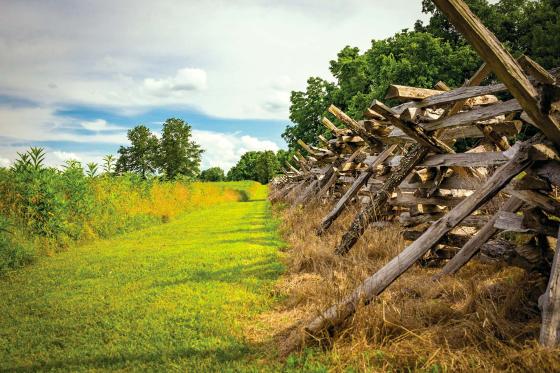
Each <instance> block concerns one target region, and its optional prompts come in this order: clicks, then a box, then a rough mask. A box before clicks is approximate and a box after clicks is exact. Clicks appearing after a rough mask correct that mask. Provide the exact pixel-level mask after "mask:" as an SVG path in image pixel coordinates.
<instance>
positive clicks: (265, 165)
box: [255, 150, 280, 184]
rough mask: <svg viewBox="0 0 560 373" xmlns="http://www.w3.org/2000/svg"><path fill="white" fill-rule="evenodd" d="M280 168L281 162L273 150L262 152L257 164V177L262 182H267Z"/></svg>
mask: <svg viewBox="0 0 560 373" xmlns="http://www.w3.org/2000/svg"><path fill="white" fill-rule="evenodd" d="M279 169H280V163H279V162H278V158H277V157H276V154H275V153H274V152H273V151H272V150H266V151H263V152H260V153H259V154H258V157H257V164H256V165H255V175H256V179H257V181H258V182H259V183H261V184H267V183H268V182H269V181H270V180H272V178H273V177H274V176H276V174H277V173H278V171H279Z"/></svg>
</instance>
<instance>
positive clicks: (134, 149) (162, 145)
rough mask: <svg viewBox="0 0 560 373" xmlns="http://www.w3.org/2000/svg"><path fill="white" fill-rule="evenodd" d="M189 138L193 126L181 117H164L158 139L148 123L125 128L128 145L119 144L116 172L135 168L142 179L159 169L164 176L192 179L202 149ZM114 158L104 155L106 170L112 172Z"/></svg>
mask: <svg viewBox="0 0 560 373" xmlns="http://www.w3.org/2000/svg"><path fill="white" fill-rule="evenodd" d="M191 138H192V128H191V126H190V125H189V124H188V123H186V122H185V121H184V120H182V119H177V118H170V119H167V120H166V121H165V123H164V124H163V129H162V132H161V139H160V140H158V138H157V137H156V135H154V134H153V133H152V132H151V131H150V129H149V128H148V127H146V126H143V125H139V126H136V127H134V128H133V129H131V130H129V131H128V139H129V140H130V143H131V145H130V146H128V147H125V146H121V147H120V148H119V151H118V153H119V158H118V159H117V162H116V166H115V172H116V173H117V174H124V173H127V172H135V173H137V174H139V175H140V176H142V178H143V179H146V178H148V176H151V175H155V174H157V173H159V174H161V175H162V177H163V178H165V179H167V180H175V179H181V180H193V179H194V178H196V177H197V176H198V174H199V173H200V157H201V155H202V152H203V150H202V149H201V148H200V145H198V144H197V143H195V142H194V141H192V139H191ZM113 160H114V158H112V156H106V157H105V158H104V162H105V164H104V171H105V173H106V174H109V175H110V174H111V172H112V163H113Z"/></svg>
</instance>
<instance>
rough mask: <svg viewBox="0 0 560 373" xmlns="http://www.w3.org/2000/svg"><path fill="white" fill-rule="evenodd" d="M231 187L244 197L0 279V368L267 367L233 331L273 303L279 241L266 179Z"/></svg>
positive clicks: (254, 349)
mask: <svg viewBox="0 0 560 373" xmlns="http://www.w3.org/2000/svg"><path fill="white" fill-rule="evenodd" d="M238 184H239V185H236V186H235V188H233V189H238V190H240V191H243V193H246V196H247V199H250V200H249V201H248V202H225V203H223V202H222V203H218V204H215V205H213V206H211V207H201V206H199V207H198V208H196V209H194V210H193V211H191V212H189V213H187V214H182V215H181V214H179V215H177V216H176V217H175V218H174V219H172V220H171V221H170V222H169V223H168V224H162V225H157V226H154V227H151V228H148V229H143V230H140V231H136V232H132V233H127V234H125V235H121V236H117V237H115V238H113V239H110V240H102V241H95V242H93V243H90V244H87V245H83V246H78V247H72V248H70V249H69V250H67V251H66V252H62V253H59V254H57V255H55V256H54V257H50V258H42V259H40V260H39V261H38V262H37V263H36V264H34V265H32V266H29V267H27V268H24V269H21V270H18V271H15V272H11V273H9V274H8V276H7V277H4V278H2V279H0V299H1V300H2V301H1V302H0V314H1V315H2V316H0V371H1V370H19V371H36V370H51V369H54V370H64V371H85V370H134V371H165V370H172V371H192V372H201V371H228V370H230V371H260V370H268V369H269V368H270V367H267V366H266V365H263V364H264V363H262V362H261V363H259V361H261V360H262V357H263V356H264V354H265V352H264V351H263V348H262V347H261V346H256V345H254V344H251V343H249V342H247V341H246V340H245V338H244V337H243V330H244V329H245V328H246V327H247V325H249V324H253V323H254V322H255V321H254V320H255V319H256V316H257V315H258V314H259V313H261V312H263V311H265V310H268V309H269V308H270V307H271V304H272V303H273V302H274V301H275V299H274V298H273V296H272V295H271V294H272V292H271V289H272V286H273V283H274V282H275V280H276V279H277V277H278V276H279V275H280V273H281V271H282V265H281V264H280V262H279V261H278V248H279V247H280V246H281V245H282V243H281V241H280V240H279V238H278V236H277V233H276V227H275V226H274V223H271V216H270V211H269V205H268V202H267V201H266V200H265V197H266V187H264V186H260V185H259V184H255V183H238ZM224 187H225V184H221V183H213V184H206V185H201V186H199V187H197V188H198V189H196V190H198V191H208V193H214V192H215V191H214V190H213V189H212V188H224ZM231 187H232V184H231V183H230V184H228V188H231ZM201 193H202V192H201ZM192 198H194V197H192ZM197 198H198V197H197ZM200 198H202V197H200ZM266 364H268V363H266Z"/></svg>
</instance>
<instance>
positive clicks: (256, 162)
mask: <svg viewBox="0 0 560 373" xmlns="http://www.w3.org/2000/svg"><path fill="white" fill-rule="evenodd" d="M279 170H280V163H279V162H278V158H277V156H276V154H275V153H274V152H273V151H271V150H265V151H250V152H247V153H245V154H243V155H242V156H241V158H240V159H239V162H237V164H236V165H235V166H234V167H232V168H231V169H230V170H229V172H228V174H227V179H228V180H231V181H237V180H254V181H258V182H259V183H261V184H266V183H268V182H269V181H270V180H271V179H272V178H273V177H274V176H275V175H276V174H277V173H278V172H279Z"/></svg>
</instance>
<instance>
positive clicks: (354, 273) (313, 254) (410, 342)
mask: <svg viewBox="0 0 560 373" xmlns="http://www.w3.org/2000/svg"><path fill="white" fill-rule="evenodd" d="M355 209H356V207H351V208H349V209H347V211H346V213H345V214H344V215H343V216H341V217H340V218H339V220H338V221H336V222H335V223H334V225H333V227H332V228H331V229H330V230H329V231H328V232H327V233H326V234H325V235H324V236H323V237H318V236H316V235H315V234H314V232H315V228H316V227H317V226H318V224H319V222H320V220H321V218H322V217H324V216H325V214H326V213H327V207H326V206H314V207H306V208H305V209H299V208H291V209H285V210H279V211H277V213H278V214H280V215H281V218H282V221H283V225H282V233H283V235H284V239H285V240H286V241H287V242H288V246H289V247H290V251H289V252H288V253H287V255H286V262H287V267H288V272H287V274H286V276H285V277H284V278H283V280H282V281H281V282H280V283H279V284H278V287H277V291H278V292H280V293H281V294H282V295H284V296H285V297H286V300H285V302H284V303H283V305H282V307H281V308H280V309H277V310H276V311H275V312H273V313H269V314H267V315H265V316H264V317H266V319H267V323H268V324H269V325H271V328H272V329H274V330H273V332H274V333H276V335H277V337H278V338H277V340H278V343H279V345H280V350H281V353H288V352H289V351H286V348H287V346H290V345H291V344H292V343H293V342H294V341H289V340H287V336H289V335H292V336H293V333H291V331H292V330H294V329H296V330H299V333H296V334H295V335H296V338H298V339H299V340H300V341H301V340H303V336H304V333H305V332H304V330H303V324H304V321H307V320H309V319H311V318H313V317H314V316H316V315H318V314H319V313H320V312H321V311H323V310H325V309H326V308H327V307H329V306H331V305H332V304H334V303H335V302H337V301H339V300H340V299H342V298H343V297H344V296H346V295H348V294H349V293H350V292H351V291H353V290H354V289H355V288H356V287H357V286H358V285H359V284H360V283H361V282H362V281H363V280H364V279H365V278H366V277H368V276H370V275H371V274H373V273H374V272H375V271H376V270H378V269H379V268H381V267H382V266H383V265H384V264H385V263H386V262H388V261H389V260H390V259H392V258H393V257H394V256H395V255H396V254H398V253H399V252H400V251H401V250H402V249H403V248H404V247H405V242H404V241H403V239H402V237H401V234H400V231H401V228H400V227H399V226H398V225H390V226H389V227H387V228H383V229H378V230H375V229H370V230H368V231H367V232H366V233H365V234H364V236H363V237H362V238H361V239H360V241H359V242H358V244H357V245H356V246H355V247H354V249H353V250H352V251H351V252H350V253H349V255H347V256H346V257H343V258H341V257H337V256H335V255H333V248H334V247H335V245H336V243H337V241H338V240H339V239H340V237H341V235H342V234H343V232H344V228H345V227H347V226H348V225H349V224H350V222H351V219H352V218H353V216H354V215H355V212H356V211H355ZM438 270H439V269H438V268H433V269H428V268H420V267H419V266H414V267H413V268H411V269H410V270H409V271H408V272H406V273H405V274H404V275H403V276H402V277H401V278H399V279H398V280H397V281H396V282H395V283H394V284H392V285H391V286H390V287H389V288H388V289H387V290H386V291H385V292H384V293H383V294H382V295H381V296H380V297H378V298H377V299H375V300H374V301H373V302H372V303H371V304H370V305H368V306H360V307H359V309H358V310H357V312H356V313H355V315H354V316H353V317H352V318H351V319H350V320H348V321H347V322H346V323H345V325H344V327H343V328H342V329H341V330H338V331H337V332H336V333H335V334H334V335H331V336H328V337H327V338H324V339H322V340H315V341H312V342H311V343H309V342H308V345H309V344H311V345H314V346H322V347H324V348H325V349H324V354H325V358H326V359H328V360H329V362H330V364H331V365H332V364H334V366H332V368H333V370H334V371H343V370H344V369H346V368H347V367H348V366H353V367H357V368H358V369H360V370H373V371H378V370H382V371H395V370H397V371H400V370H406V371H408V370H409V369H420V370H430V369H436V368H437V369H440V370H447V371H457V370H459V371H481V370H484V371H496V370H511V371H548V372H552V371H560V354H559V353H558V352H559V351H558V350H546V349H543V348H541V347H540V346H539V345H538V344H537V339H538V333H539V328H540V311H539V309H538V303H537V301H538V297H539V296H540V295H541V294H542V293H543V292H544V289H545V287H546V279H544V278H542V277H541V276H540V275H538V274H528V273H526V272H525V271H523V270H521V269H517V268H513V267H504V266H499V265H487V264H481V263H476V262H471V263H470V264H469V265H467V266H466V267H465V268H463V269H462V270H461V271H460V272H459V273H458V274H457V275H455V276H452V277H445V278H442V279H440V280H438V281H433V280H432V279H431V278H432V276H433V275H434V274H436V273H437V272H438ZM296 353H297V352H296Z"/></svg>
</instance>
